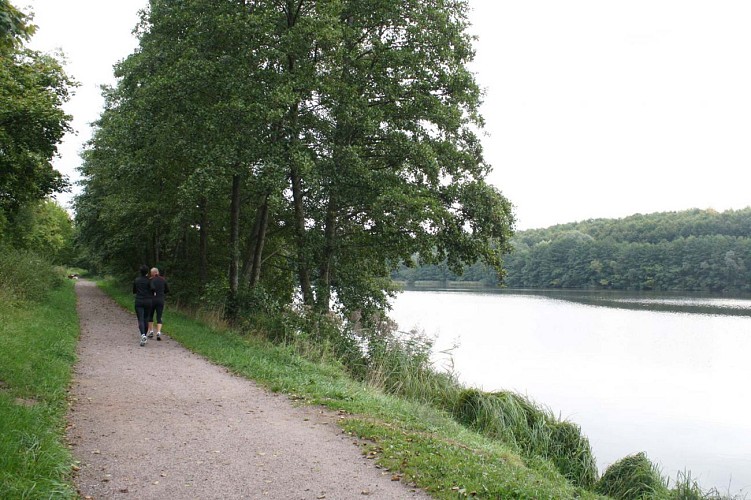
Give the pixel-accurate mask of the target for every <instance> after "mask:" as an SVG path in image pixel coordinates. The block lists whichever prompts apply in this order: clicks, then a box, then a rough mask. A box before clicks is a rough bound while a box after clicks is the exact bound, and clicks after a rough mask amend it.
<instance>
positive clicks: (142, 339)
mask: <svg viewBox="0 0 751 500" xmlns="http://www.w3.org/2000/svg"><path fill="white" fill-rule="evenodd" d="M139 345H140V346H141V347H143V346H145V345H146V335H143V334H141V343H140V344H139Z"/></svg>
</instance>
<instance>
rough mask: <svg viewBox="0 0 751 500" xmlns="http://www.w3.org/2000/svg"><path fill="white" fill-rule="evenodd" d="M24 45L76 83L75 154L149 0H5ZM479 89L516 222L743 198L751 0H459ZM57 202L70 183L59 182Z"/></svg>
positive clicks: (732, 205)
mask: <svg viewBox="0 0 751 500" xmlns="http://www.w3.org/2000/svg"><path fill="white" fill-rule="evenodd" d="M13 3H14V5H17V6H19V7H24V6H25V5H29V6H30V8H31V9H32V10H33V11H34V12H35V13H36V18H35V24H37V25H38V26H39V31H38V33H37V35H36V36H35V38H34V40H33V43H32V46H33V47H34V48H37V49H42V50H52V49H54V48H62V50H63V51H64V52H65V54H66V56H67V59H68V65H67V69H68V72H69V73H70V74H71V75H73V76H74V77H75V78H76V79H77V80H78V81H80V82H81V83H82V87H80V88H79V89H78V90H77V93H76V96H75V97H74V98H73V99H72V100H71V102H70V103H69V105H68V107H67V110H68V112H69V113H71V114H73V116H74V124H73V125H74V128H75V129H76V130H77V131H78V134H77V135H76V136H75V137H67V138H66V140H65V144H64V145H63V146H62V147H61V149H60V152H61V158H60V159H59V160H58V161H57V162H56V165H57V167H58V169H59V170H61V171H63V172H64V173H66V174H68V175H70V176H71V177H72V178H74V179H76V178H77V176H76V174H75V171H74V169H75V167H76V166H77V165H78V164H79V159H78V153H79V152H80V150H81V147H82V144H83V142H85V141H86V140H88V139H89V138H90V130H89V127H88V124H89V123H90V122H92V121H93V120H95V119H96V118H97V117H98V116H99V112H100V111H101V107H102V100H101V97H100V92H99V86H100V85H101V84H106V83H112V81H113V80H112V65H113V64H114V63H115V62H117V61H118V60H120V59H122V58H123V57H125V56H127V55H128V54H129V53H130V52H132V51H133V49H134V48H135V47H136V41H135V39H134V38H133V37H132V35H131V31H132V29H133V27H134V26H135V24H136V22H137V19H138V18H137V11H138V9H140V8H143V7H144V6H145V5H146V4H147V0H117V1H115V0H110V1H104V0H66V1H64V2H63V1H61V0H18V1H16V2H13ZM470 5H471V6H472V8H473V12H472V22H473V28H472V30H471V31H472V33H474V34H476V35H477V36H478V37H479V40H478V43H477V58H476V61H475V63H473V65H472V69H473V71H475V73H476V74H477V78H478V80H479V82H480V84H481V85H482V86H483V88H484V89H485V91H486V97H485V104H484V106H483V115H484V116H485V119H486V121H487V125H486V130H485V132H486V134H487V135H486V136H485V137H484V138H483V144H484V148H485V155H486V158H487V160H488V161H489V162H490V163H491V164H492V165H493V166H494V171H493V173H492V174H491V176H490V181H491V182H492V183H493V184H494V185H496V186H497V187H498V188H499V189H500V190H501V191H502V192H503V193H504V194H505V195H506V196H507V197H508V198H509V199H510V200H511V202H512V203H513V204H514V206H515V211H516V216H517V227H518V228H519V229H528V228H535V227H546V226H549V225H553V224H558V223H566V222H574V221H579V220H584V219H589V218H599V217H608V218H610V217H625V216H628V215H632V214H634V213H651V212H659V211H673V210H685V209H689V208H703V209H706V208H714V209H716V210H719V211H723V210H727V209H740V208H745V207H747V206H749V205H751V201H750V200H751V195H750V194H749V193H751V182H749V181H751V169H749V166H751V64H749V55H750V54H749V52H751V30H749V29H748V25H749V22H751V2H748V1H747V0H715V1H709V0H705V1H698V0H629V1H628V2H625V1H619V2H616V1H613V0H569V1H566V2H562V1H560V0H523V1H522V0H515V1H512V0H470ZM60 199H61V201H63V202H64V203H67V201H68V200H69V196H64V197H61V198H60Z"/></svg>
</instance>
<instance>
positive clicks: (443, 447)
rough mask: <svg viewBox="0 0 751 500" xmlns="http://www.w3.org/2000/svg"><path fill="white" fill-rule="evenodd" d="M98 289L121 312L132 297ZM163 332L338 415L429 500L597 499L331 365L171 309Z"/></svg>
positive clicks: (547, 469)
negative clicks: (465, 499) (431, 499)
mask: <svg viewBox="0 0 751 500" xmlns="http://www.w3.org/2000/svg"><path fill="white" fill-rule="evenodd" d="M101 286H102V287H103V288H104V289H105V291H107V292H108V293H109V294H110V295H112V296H113V297H114V298H115V299H116V300H117V301H118V302H119V303H120V304H121V305H122V306H123V307H125V308H130V305H131V301H132V298H131V296H130V294H128V293H127V291H126V290H123V289H122V288H121V287H119V286H118V285H116V284H114V283H110V282H105V283H102V284H101ZM164 329H165V332H166V333H168V334H169V335H170V336H171V337H172V338H174V339H176V340H178V341H179V342H180V343H181V344H183V345H184V346H185V347H187V348H188V349H190V350H192V351H193V352H196V353H198V354H201V355H202V356H205V357H206V358H208V359H210V360H212V361H213V362H215V363H217V364H220V365H223V366H226V367H228V368H229V369H230V370H232V371H233V372H235V373H237V374H239V375H242V376H245V377H247V378H250V379H253V380H255V381H257V382H259V383H261V384H262V385H264V386H266V387H267V388H269V389H270V390H273V391H277V392H283V393H286V394H289V395H291V396H292V397H294V398H295V399H300V400H305V401H306V402H308V403H312V404H321V405H324V406H327V407H329V408H331V409H333V410H336V411H337V412H339V414H340V415H341V416H342V418H341V420H340V423H341V426H342V428H343V429H344V430H345V431H347V432H350V433H351V434H352V435H356V436H358V437H360V438H362V439H363V440H364V441H363V443H364V444H363V446H362V447H363V453H365V454H366V455H367V456H369V457H371V458H373V459H374V460H375V461H376V463H377V464H379V466H381V467H383V468H385V469H388V470H389V471H391V472H392V474H393V475H394V476H395V478H396V477H398V478H399V479H400V480H402V481H403V482H405V483H407V484H410V485H415V486H417V487H420V488H423V489H425V490H427V491H428V492H430V494H431V495H432V496H434V497H435V498H463V497H471V496H477V497H480V498H561V499H565V498H598V496H597V495H596V494H595V493H592V492H588V491H586V490H584V489H582V488H577V487H574V486H572V485H571V483H569V482H568V481H567V480H566V479H565V478H564V477H563V476H562V475H561V474H560V473H559V472H558V470H557V469H556V468H555V466H554V465H553V464H552V463H551V462H550V461H548V460H543V459H536V458H529V457H522V456H521V455H520V454H519V453H518V451H517V450H516V449H515V448H514V447H513V446H509V445H506V444H504V443H502V442H499V441H498V440H494V439H491V438H488V437H485V436H483V435H481V434H479V433H476V432H472V431H470V430H468V429H467V428H465V427H464V426H462V425H460V424H458V423H457V422H456V421H455V420H454V419H453V418H451V416H450V415H448V414H446V413H444V412H441V411H439V410H436V409H435V408H433V407H431V406H428V405H421V404H418V403H414V402H410V401H406V400H404V399H400V398H396V397H392V396H388V395H386V394H384V393H382V392H380V391H377V390H375V389H373V388H371V387H369V386H367V385H365V384H362V383H358V382H355V381H353V380H352V379H351V378H350V377H348V376H347V375H346V374H345V372H344V370H343V369H342V368H341V367H340V366H337V365H336V364H335V363H320V362H319V363H317V362H313V361H311V360H309V359H305V358H303V357H302V356H300V355H298V354H296V353H295V351H294V350H293V349H292V348H288V347H284V346H279V345H274V344H271V343H269V342H268V341H265V340H262V339H258V338H255V337H252V336H241V335H238V334H236V333H234V332H232V331H229V330H226V329H212V328H210V327H208V326H206V325H205V324H202V323H200V322H198V321H195V320H193V319H191V318H189V317H187V316H186V315H183V314H179V313H177V312H175V311H174V310H168V311H167V313H166V314H165V327H164Z"/></svg>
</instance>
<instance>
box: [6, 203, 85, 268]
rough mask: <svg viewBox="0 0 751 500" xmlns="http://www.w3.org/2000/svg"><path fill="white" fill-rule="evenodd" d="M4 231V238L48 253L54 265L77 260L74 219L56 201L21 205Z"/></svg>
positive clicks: (46, 254)
mask: <svg viewBox="0 0 751 500" xmlns="http://www.w3.org/2000/svg"><path fill="white" fill-rule="evenodd" d="M4 234H5V237H4V238H2V239H0V241H2V240H5V242H6V243H7V244H10V245H12V246H13V247H15V248H18V249H27V250H29V251H33V252H35V253H37V254H39V255H44V256H45V258H46V259H47V260H49V261H51V262H52V263H54V264H61V265H62V264H70V263H71V261H72V260H73V222H72V220H71V219H70V216H69V215H68V212H67V211H66V210H65V209H64V208H62V207H61V206H60V205H58V204H57V202H55V201H53V200H43V201H39V202H35V203H27V204H25V205H23V206H21V207H20V209H19V210H18V212H17V213H16V215H15V217H14V218H13V224H8V227H7V228H6V230H5V232H4Z"/></svg>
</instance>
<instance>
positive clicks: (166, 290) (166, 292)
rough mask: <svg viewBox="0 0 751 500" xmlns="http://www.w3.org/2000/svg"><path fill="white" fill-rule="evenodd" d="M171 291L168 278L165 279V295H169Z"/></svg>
mask: <svg viewBox="0 0 751 500" xmlns="http://www.w3.org/2000/svg"><path fill="white" fill-rule="evenodd" d="M168 293H169V285H168V284H167V280H164V295H167V294H168Z"/></svg>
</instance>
